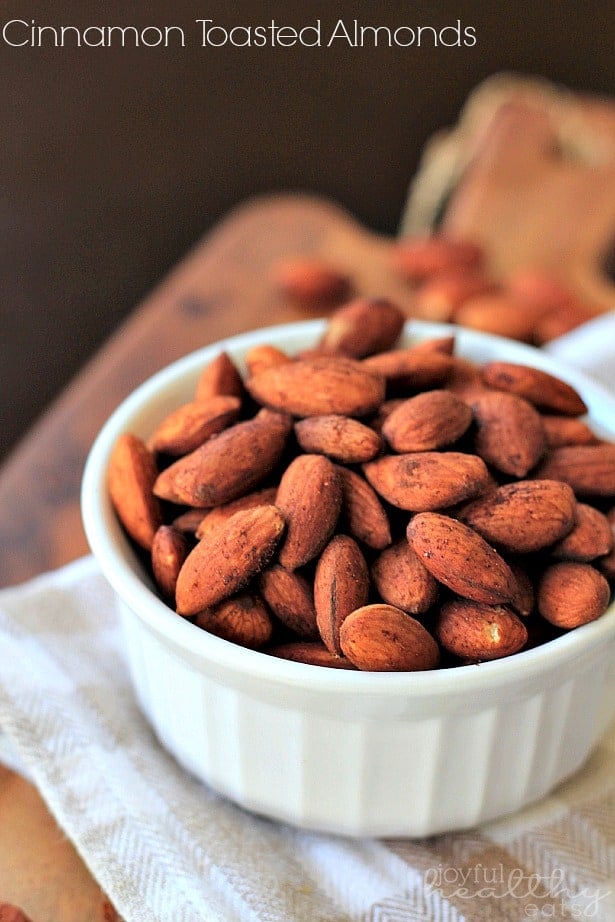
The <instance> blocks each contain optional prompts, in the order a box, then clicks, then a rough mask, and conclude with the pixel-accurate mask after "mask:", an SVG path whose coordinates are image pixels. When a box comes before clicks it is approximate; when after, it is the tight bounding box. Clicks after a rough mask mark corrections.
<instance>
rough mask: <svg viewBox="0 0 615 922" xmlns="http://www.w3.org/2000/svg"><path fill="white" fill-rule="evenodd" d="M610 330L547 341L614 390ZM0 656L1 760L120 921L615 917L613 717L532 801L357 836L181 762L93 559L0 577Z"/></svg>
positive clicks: (610, 326)
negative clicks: (273, 815)
mask: <svg viewBox="0 0 615 922" xmlns="http://www.w3.org/2000/svg"><path fill="white" fill-rule="evenodd" d="M597 323H598V322H597ZM588 326H589V325H588ZM614 328H615V315H611V316H610V317H609V318H606V319H605V320H603V321H601V322H600V328H599V335H597V330H596V329H594V331H593V335H591V336H590V337H589V343H588V342H587V341H586V340H587V337H588V332H587V331H581V333H580V334H579V337H578V338H577V339H576V340H574V339H572V338H571V337H570V336H569V337H565V338H564V337H563V338H562V340H561V341H560V343H559V344H554V346H553V348H552V349H551V350H550V351H552V352H553V353H554V354H561V352H560V353H558V348H559V349H560V350H561V351H562V352H563V353H565V355H566V358H567V359H568V361H570V363H571V364H573V362H574V360H575V359H576V360H577V361H576V363H577V364H579V365H582V367H584V368H585V370H589V371H592V370H593V368H594V367H597V368H598V369H599V371H598V376H599V377H601V378H602V381H603V383H606V384H607V385H610V386H611V387H615V380H614V378H613V371H614V363H613V361H612V359H611V358H610V357H609V354H608V352H607V351H606V344H609V345H610V348H611V350H615V346H613V345H612V344H613V343H615V329H614ZM575 343H576V345H575ZM611 354H612V353H611ZM0 663H1V664H2V666H1V668H0V732H2V731H3V734H4V735H3V736H2V737H0V758H3V759H4V760H5V761H7V762H8V763H9V764H11V765H13V766H16V767H18V768H20V770H22V771H23V772H24V774H27V775H28V776H29V777H30V778H31V779H32V780H33V781H34V783H35V784H36V785H37V787H38V788H39V790H40V791H41V793H42V795H43V797H44V798H45V800H46V801H47V803H48V805H49V807H50V809H51V811H52V812H53V813H54V815H55V816H56V818H57V820H58V822H59V823H60V825H61V826H62V827H63V829H64V830H65V831H66V833H67V834H68V835H69V836H70V838H71V839H72V840H73V842H74V843H75V845H76V847H77V849H78V850H79V852H80V853H81V855H82V856H83V858H84V860H85V862H86V864H87V865H88V866H89V868H90V870H91V871H92V873H93V875H94V877H95V878H96V879H97V880H98V881H99V883H100V884H101V886H102V887H103V888H104V890H105V891H106V893H107V894H108V895H109V897H110V899H111V900H112V901H113V903H114V905H115V906H116V908H117V910H118V911H119V912H120V913H122V915H123V916H124V918H125V919H126V920H127V922H210V920H211V922H235V920H241V922H419V920H420V922H423V920H430V922H432V920H433V922H462V920H471V922H490V920H496V922H497V920H504V922H506V920H510V922H519V920H523V919H560V920H571V919H595V920H598V922H612V920H613V919H615V727H614V728H612V729H611V730H610V731H609V732H608V733H607V734H606V736H605V737H604V739H603V740H602V742H601V744H600V745H599V746H598V748H597V749H596V750H595V752H594V753H593V755H592V756H591V758H590V759H589V761H588V763H587V764H586V765H585V767H584V768H583V769H582V770H581V771H580V772H579V773H578V774H577V775H576V776H575V777H574V778H573V779H572V780H570V781H568V782H567V783H566V784H564V785H562V786H560V787H559V788H558V789H557V790H556V791H555V792H554V793H553V794H552V795H551V796H550V797H548V798H546V799H544V800H543V801H542V802H541V803H540V804H538V805H536V806H534V807H532V808H530V809H527V810H524V811H521V812H520V813H517V814H515V815H514V816H511V817H508V818H506V819H504V820H501V821H499V822H495V823H490V824H489V825H486V826H483V827H481V828H480V829H477V830H472V831H470V832H464V833H456V834H452V835H445V836H437V837H433V838H430V839H423V840H395V841H393V840H373V839H363V840H356V841H355V840H349V839H341V838H335V837H332V836H325V835H318V834H315V833H306V832H300V831H297V830H295V829H291V828H290V827H287V826H284V825H282V824H278V823H273V822H269V821H267V820H264V819H260V818H257V817H254V816H252V815H250V814H249V813H247V812H245V811H243V810H241V809H240V808H238V807H236V806H234V805H233V804H231V803H230V802H228V801H227V800H225V799H224V798H222V797H219V796H218V795H216V794H215V793H213V792H212V791H210V790H208V788H207V787H206V786H204V785H202V784H201V783H200V782H198V781H196V780H195V779H194V778H192V777H191V776H190V775H188V774H187V773H186V772H185V771H183V770H182V769H181V768H180V767H179V766H178V765H177V764H176V762H175V761H174V759H173V758H172V757H171V756H170V755H169V754H168V753H166V751H165V750H164V749H163V748H162V747H161V746H160V745H159V744H158V742H157V740H156V738H155V737H154V735H153V733H152V731H151V730H150V728H149V725H148V724H147V722H146V720H145V718H144V717H143V715H142V714H141V712H140V710H139V708H138V706H137V703H136V700H135V697H134V694H133V691H132V686H131V684H130V679H129V675H128V671H127V667H126V663H125V660H124V656H123V646H122V637H121V632H120V628H119V622H118V617H117V613H116V608H115V601H114V597H113V594H112V593H111V591H110V589H109V588H108V586H107V584H106V582H105V580H104V579H103V577H102V575H101V574H100V572H99V570H98V568H97V566H96V564H95V562H94V561H93V560H92V559H91V558H89V557H86V558H84V559H82V560H80V561H77V562H76V563H73V564H70V565H69V566H68V567H65V568H63V569H61V570H58V571H56V572H54V573H49V574H46V575H44V576H41V577H38V578H37V579H35V580H33V581H31V582H30V583H28V584H26V585H25V586H22V587H17V588H11V589H5V590H3V591H2V592H0Z"/></svg>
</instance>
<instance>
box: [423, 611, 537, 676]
mask: <svg viewBox="0 0 615 922" xmlns="http://www.w3.org/2000/svg"><path fill="white" fill-rule="evenodd" d="M434 633H435V636H436V637H437V639H438V640H439V642H440V643H441V645H442V646H443V647H444V649H445V650H448V652H449V653H453V654H454V655H455V656H460V657H463V658H464V659H470V660H473V661H474V662H476V661H477V660H492V659H499V658H501V657H503V656H510V655H511V654H512V653H517V652H518V651H519V650H521V649H522V648H523V647H524V646H525V644H526V643H527V639H528V633H527V628H526V627H525V625H524V624H523V622H522V621H521V619H520V618H518V617H517V615H515V614H514V612H512V611H510V610H509V609H508V608H505V607H504V606H503V605H485V604H484V603H482V602H470V601H467V600H462V599H455V600H453V601H451V602H446V603H445V604H444V605H443V606H442V608H441V609H440V612H439V615H438V617H437V619H436V623H435V626H434Z"/></svg>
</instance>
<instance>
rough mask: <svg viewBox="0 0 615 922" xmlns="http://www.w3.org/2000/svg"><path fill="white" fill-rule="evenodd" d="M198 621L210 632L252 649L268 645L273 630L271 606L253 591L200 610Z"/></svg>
mask: <svg viewBox="0 0 615 922" xmlns="http://www.w3.org/2000/svg"><path fill="white" fill-rule="evenodd" d="M195 624H196V625H197V627H200V628H202V629H203V630H204V631H207V632H208V633H209V634H215V635H216V637H222V638H223V640H229V641H231V643H238V644H240V645H241V646H242V647H247V648H248V649H250V650H258V649H260V648H261V647H264V646H265V644H266V643H269V641H270V640H271V635H272V633H273V622H272V620H271V615H270V614H269V612H268V611H267V606H266V605H265V604H264V603H263V600H262V599H260V598H259V597H258V596H256V595H253V594H252V593H241V594H239V595H236V596H233V598H231V599H226V600H225V601H224V602H220V603H219V604H218V605H215V606H214V607H213V608H208V609H205V611H201V612H199V613H198V614H197V616H196V618H195Z"/></svg>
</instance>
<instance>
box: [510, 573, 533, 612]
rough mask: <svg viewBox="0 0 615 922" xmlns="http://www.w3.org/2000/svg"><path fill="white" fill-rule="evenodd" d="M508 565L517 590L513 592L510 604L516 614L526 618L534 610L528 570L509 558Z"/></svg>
mask: <svg viewBox="0 0 615 922" xmlns="http://www.w3.org/2000/svg"><path fill="white" fill-rule="evenodd" d="M508 565H509V566H510V569H511V570H512V573H513V576H514V577H515V580H516V582H517V592H516V593H515V596H514V598H513V599H511V603H510V604H511V605H512V607H513V608H514V609H515V611H516V612H517V614H519V615H522V616H523V617H524V618H527V617H528V615H531V614H532V612H533V611H534V607H535V604H536V597H535V593H534V584H533V583H532V580H531V579H530V575H529V573H528V571H527V570H526V569H525V567H523V566H522V565H521V564H520V563H515V561H514V560H509V561H508Z"/></svg>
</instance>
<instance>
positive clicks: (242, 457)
mask: <svg viewBox="0 0 615 922" xmlns="http://www.w3.org/2000/svg"><path fill="white" fill-rule="evenodd" d="M291 426H292V422H291V419H290V417H289V416H286V415H284V414H282V413H273V412H271V411H270V410H261V411H260V412H259V413H257V415H256V416H254V417H253V418H252V419H249V420H246V421H245V422H241V423H235V425H234V426H231V427H230V428H229V429H225V430H224V432H221V433H220V434H219V435H216V436H214V437H212V438H211V439H209V440H208V441H207V442H205V443H204V444H203V445H201V446H200V447H199V448H197V449H196V450H195V451H193V452H191V453H190V454H188V455H184V457H182V458H180V459H179V460H178V461H175V462H174V463H173V464H171V465H170V467H167V468H166V469H165V470H164V471H162V473H161V474H160V475H159V476H158V478H157V480H156V483H155V484H154V493H155V494H156V496H159V497H160V498H161V499H166V500H169V501H170V502H173V503H180V504H183V505H186V506H197V507H201V508H209V507H211V506H219V505H221V504H222V503H228V502H230V501H231V500H233V499H236V498H237V497H239V496H241V495H242V494H244V493H247V492H249V491H250V490H251V489H252V488H253V487H255V486H256V485H257V484H258V483H259V482H260V481H261V480H263V479H264V478H265V477H266V476H267V474H269V473H270V472H271V471H272V470H273V468H274V467H275V466H276V464H277V463H278V461H279V460H280V457H281V455H282V452H283V450H284V447H285V445H286V440H287V438H288V435H289V433H290V430H291Z"/></svg>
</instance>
